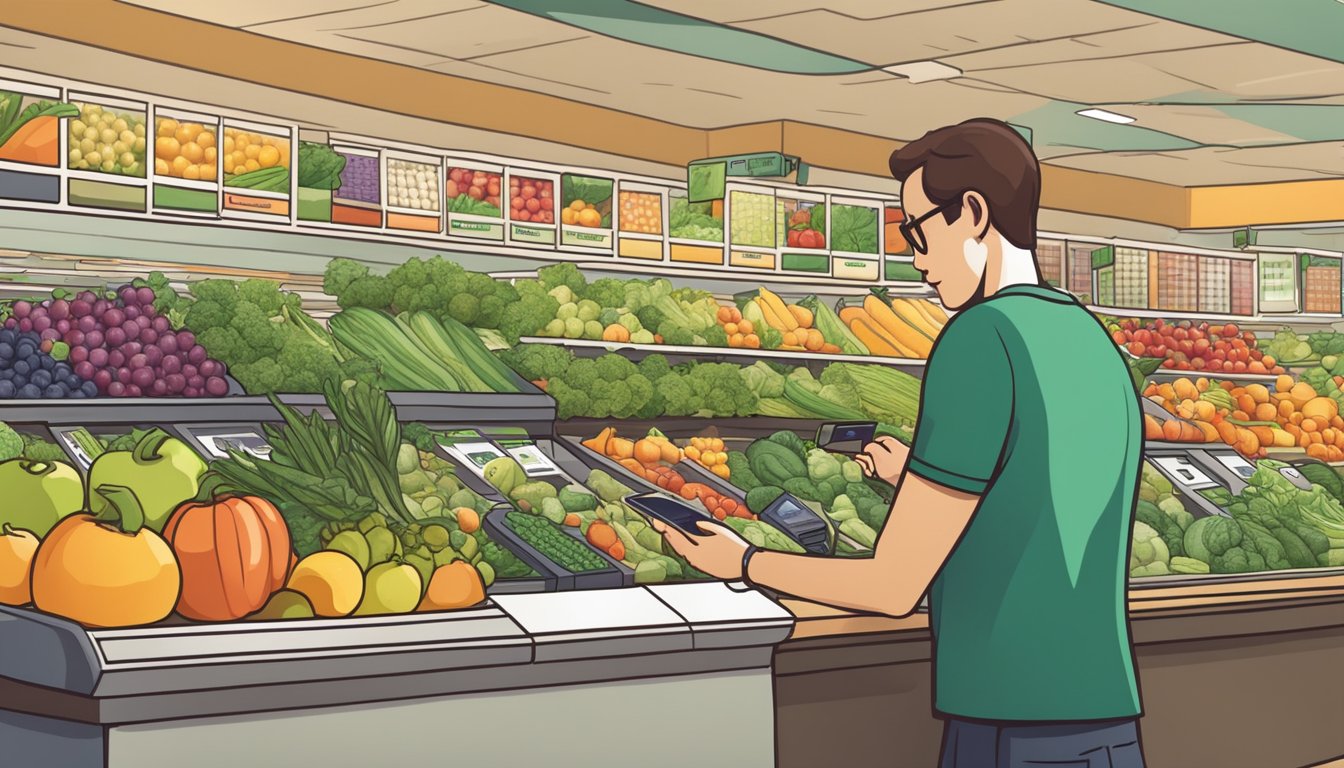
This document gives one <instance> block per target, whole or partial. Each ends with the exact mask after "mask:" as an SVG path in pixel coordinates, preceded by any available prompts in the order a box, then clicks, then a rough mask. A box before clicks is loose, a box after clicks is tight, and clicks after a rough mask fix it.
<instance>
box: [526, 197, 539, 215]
mask: <svg viewBox="0 0 1344 768" xmlns="http://www.w3.org/2000/svg"><path fill="white" fill-rule="evenodd" d="M527 210H528V211H530V212H532V213H536V212H537V211H540V210H541V201H540V200H538V199H537V198H535V197H532V198H528V201H527Z"/></svg>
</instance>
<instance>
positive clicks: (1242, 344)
mask: <svg viewBox="0 0 1344 768" xmlns="http://www.w3.org/2000/svg"><path fill="white" fill-rule="evenodd" d="M1110 331H1111V338H1112V339H1113V340H1114V341H1115V343H1116V344H1119V345H1120V346H1122V347H1124V348H1125V349H1127V350H1129V353H1130V354H1131V355H1134V356H1136V357H1159V358H1164V360H1163V362H1162V367H1163V368H1172V369H1175V370H1178V371H1213V372H1215V373H1283V368H1281V367H1279V365H1278V361H1276V360H1275V359H1274V358H1273V357H1272V356H1270V355H1266V354H1265V353H1263V352H1261V351H1260V350H1259V349H1257V348H1256V346H1255V334H1254V333H1251V332H1250V331H1242V330H1241V329H1240V328H1238V327H1237V325H1236V323H1228V324H1226V325H1210V324H1208V323H1199V324H1198V325H1196V324H1195V323H1193V322H1191V321H1189V320H1181V321H1178V322H1176V323H1168V322H1166V321H1164V320H1161V319H1157V320H1152V321H1150V322H1147V323H1140V321H1138V320H1133V319H1130V320H1121V321H1120V322H1119V323H1112V324H1111V326H1110Z"/></svg>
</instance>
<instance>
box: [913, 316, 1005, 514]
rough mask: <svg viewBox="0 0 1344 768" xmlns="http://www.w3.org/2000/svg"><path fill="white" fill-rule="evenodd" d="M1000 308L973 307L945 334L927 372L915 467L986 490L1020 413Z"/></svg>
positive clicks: (971, 489)
mask: <svg viewBox="0 0 1344 768" xmlns="http://www.w3.org/2000/svg"><path fill="white" fill-rule="evenodd" d="M997 317H998V313H997V312H992V311H990V312H985V311H983V310H982V311H979V312H977V311H976V310H974V309H972V310H969V311H968V312H967V313H966V314H965V315H963V316H961V317H957V318H954V319H953V321H952V322H951V323H949V324H948V326H947V329H946V330H945V331H944V332H943V335H942V337H941V338H939V339H938V343H937V345H936V346H935V347H934V350H933V354H932V355H931V357H930V358H929V363H928V367H927V368H926V369H925V372H924V383H923V386H922V388H921V389H922V395H921V402H920V409H919V421H918V423H917V424H916V426H915V441H914V448H913V449H912V450H911V453H910V462H909V464H908V470H909V471H910V472H913V473H915V474H916V475H919V476H920V477H922V478H924V479H925V480H929V481H932V482H935V483H937V484H939V485H943V486H946V487H948V488H953V489H955V490H958V491H964V492H966V493H974V494H982V493H984V492H985V489H986V488H987V487H988V486H989V483H990V481H991V480H992V479H993V478H994V475H995V473H996V471H997V469H998V465H999V460H1000V457H1001V456H1002V455H1003V450H1004V446H1005V444H1006V443H1007V441H1008V431H1009V428H1010V425H1011V423H1012V417H1013V372H1012V365H1011V363H1010V361H1009V359H1008V352H1007V349H1006V348H1005V346H1004V343H1003V339H1002V336H1001V335H1000V332H999V328H998V327H997V324H996V322H995V319H996V318H997Z"/></svg>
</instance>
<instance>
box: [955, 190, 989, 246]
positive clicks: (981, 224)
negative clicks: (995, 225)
mask: <svg viewBox="0 0 1344 768" xmlns="http://www.w3.org/2000/svg"><path fill="white" fill-rule="evenodd" d="M962 202H963V204H964V205H965V206H966V207H967V208H968V209H970V212H971V223H972V224H973V225H974V226H975V228H976V229H977V230H978V233H977V234H976V236H975V239H976V240H982V239H984V237H985V235H987V234H989V206H988V205H986V204H985V198H984V196H983V195H981V194H980V193H979V192H976V191H975V190H971V191H970V192H967V193H966V195H965V196H964V197H963V198H962Z"/></svg>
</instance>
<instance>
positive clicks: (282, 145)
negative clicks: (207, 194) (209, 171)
mask: <svg viewBox="0 0 1344 768" xmlns="http://www.w3.org/2000/svg"><path fill="white" fill-rule="evenodd" d="M292 137H293V130H292V129H290V128H288V127H284V126H277V125H264V124H260V123H249V122H244V121H240V120H225V121H224V144H223V146H222V147H221V149H222V153H221V154H220V155H219V158H220V165H221V170H222V171H223V174H224V176H223V183H224V204H223V211H224V213H225V214H226V215H230V216H233V217H235V218H244V219H253V220H261V221H275V220H276V219H285V220H288V219H289V217H290V204H291V202H292V199H293V198H292V196H291V193H292V190H291V187H292V186H293V176H292V174H291V168H292V167H293V164H294V158H293V143H292V141H291V139H292Z"/></svg>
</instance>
